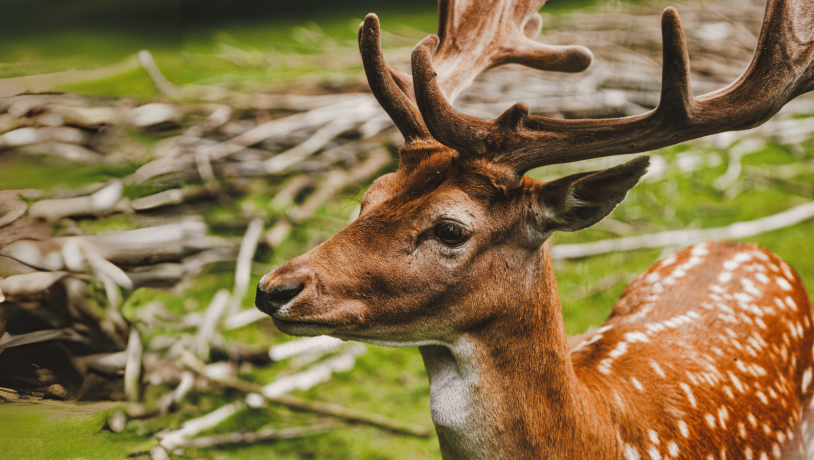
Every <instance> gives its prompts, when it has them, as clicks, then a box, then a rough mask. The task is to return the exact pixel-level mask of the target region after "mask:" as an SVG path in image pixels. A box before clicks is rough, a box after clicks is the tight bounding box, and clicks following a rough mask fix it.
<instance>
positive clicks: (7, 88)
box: [0, 56, 138, 97]
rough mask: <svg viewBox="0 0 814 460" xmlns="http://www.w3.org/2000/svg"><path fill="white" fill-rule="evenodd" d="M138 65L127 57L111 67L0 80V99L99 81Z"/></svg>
mask: <svg viewBox="0 0 814 460" xmlns="http://www.w3.org/2000/svg"><path fill="white" fill-rule="evenodd" d="M137 65H138V63H137V61H136V59H135V57H134V56H129V57H127V58H125V59H124V60H122V61H121V62H118V63H116V64H113V65H109V66H107V67H100V68H98V69H89V70H66V71H64V72H55V73H47V74H43V75H30V76H26V77H15V78H3V79H0V97H8V96H14V95H15V94H20V93H23V92H26V91H28V92H43V91H48V90H50V89H51V88H53V87H54V86H57V85H69V84H72V83H79V82H82V81H91V80H101V79H103V78H110V77H112V76H114V75H118V74H120V73H123V72H126V71H128V70H130V69H132V68H134V67H136V66H137Z"/></svg>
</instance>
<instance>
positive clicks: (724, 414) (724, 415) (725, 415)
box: [718, 407, 729, 430]
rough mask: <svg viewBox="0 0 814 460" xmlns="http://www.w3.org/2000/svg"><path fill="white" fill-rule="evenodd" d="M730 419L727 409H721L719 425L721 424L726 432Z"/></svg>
mask: <svg viewBox="0 0 814 460" xmlns="http://www.w3.org/2000/svg"><path fill="white" fill-rule="evenodd" d="M728 418H729V413H727V411H726V408H724V407H721V408H720V409H718V423H720V424H721V428H723V429H724V430H725V429H726V420H727V419H728Z"/></svg>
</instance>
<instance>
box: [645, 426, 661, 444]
mask: <svg viewBox="0 0 814 460" xmlns="http://www.w3.org/2000/svg"><path fill="white" fill-rule="evenodd" d="M647 435H648V436H650V442H652V443H653V444H656V445H658V443H659V435H658V433H656V432H655V431H653V430H648V431H647Z"/></svg>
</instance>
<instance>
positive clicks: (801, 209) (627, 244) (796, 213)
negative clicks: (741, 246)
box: [551, 201, 814, 259]
mask: <svg viewBox="0 0 814 460" xmlns="http://www.w3.org/2000/svg"><path fill="white" fill-rule="evenodd" d="M811 218H814V201H811V202H808V203H805V204H801V205H800V206H795V207H793V208H791V209H789V210H786V211H783V212H781V213H778V214H775V215H773V216H768V217H763V218H761V219H756V220H752V221H749V222H737V223H734V224H732V225H729V226H726V227H718V228H706V229H694V230H671V231H667V232H660V233H651V234H647V235H637V236H629V237H626V238H617V239H611V240H603V241H597V242H594V243H583V244H562V245H559V246H553V247H552V248H551V257H552V258H554V259H577V258H580V257H588V256H594V255H597V254H605V253H608V252H614V251H632V250H635V249H645V248H662V247H666V246H686V245H690V244H695V243H701V242H703V241H709V240H727V239H738V238H747V237H750V236H755V235H759V234H761V233H766V232H770V231H772V230H777V229H780V228H785V227H790V226H792V225H795V224H798V223H800V222H803V221H806V220H808V219H811Z"/></svg>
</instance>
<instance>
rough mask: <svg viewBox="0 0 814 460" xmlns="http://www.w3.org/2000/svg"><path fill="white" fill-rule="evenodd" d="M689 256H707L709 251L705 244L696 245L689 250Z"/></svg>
mask: <svg viewBox="0 0 814 460" xmlns="http://www.w3.org/2000/svg"><path fill="white" fill-rule="evenodd" d="M690 254H692V255H694V256H705V255H707V254H709V251H707V243H701V244H696V245H695V246H693V247H692V249H691V250H690Z"/></svg>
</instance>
